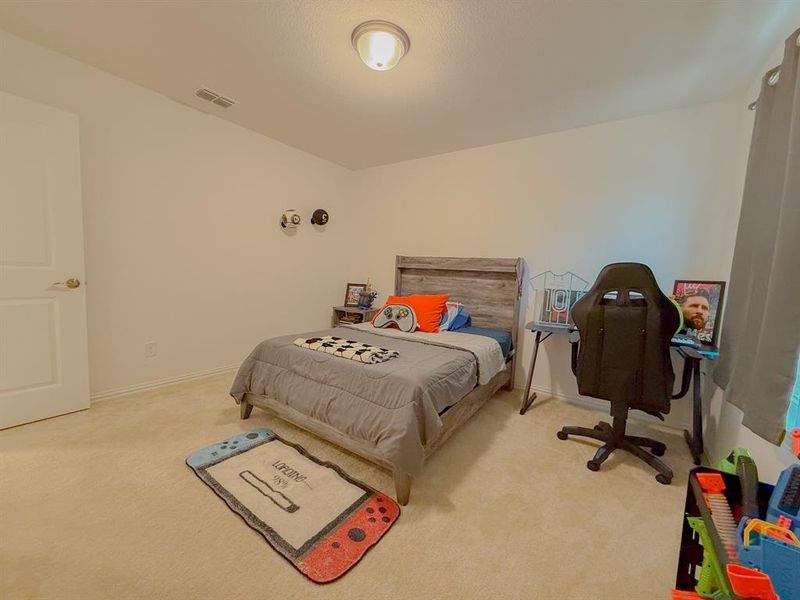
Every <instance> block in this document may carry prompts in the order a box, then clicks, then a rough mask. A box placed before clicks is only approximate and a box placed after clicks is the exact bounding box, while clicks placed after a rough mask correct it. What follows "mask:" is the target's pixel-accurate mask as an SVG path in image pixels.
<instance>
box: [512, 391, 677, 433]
mask: <svg viewBox="0 0 800 600" xmlns="http://www.w3.org/2000/svg"><path fill="white" fill-rule="evenodd" d="M514 389H515V390H521V391H522V392H523V393H524V392H525V386H523V385H515V386H514ZM531 390H533V391H534V392H536V393H537V394H538V395H539V396H541V397H543V398H558V399H559V400H564V401H566V402H572V403H574V404H577V405H579V406H583V407H584V408H590V409H592V410H597V411H602V412H604V413H606V414H608V413H609V403H608V402H607V401H606V400H599V399H597V398H588V397H586V396H578V395H573V394H564V393H562V392H554V391H553V390H551V389H550V388H547V387H544V386H541V385H536V384H533V385H531ZM534 406H536V402H535V401H534ZM628 418H629V419H630V420H631V421H634V422H638V423H646V424H648V425H657V426H658V427H663V428H664V429H669V430H671V431H681V432H682V431H683V430H684V429H690V428H691V426H690V424H688V423H683V424H681V423H665V422H664V421H659V420H657V419H656V418H655V417H651V416H649V415H647V414H646V413H641V412H631V413H630V416H629V417H628Z"/></svg>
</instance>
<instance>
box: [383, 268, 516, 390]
mask: <svg viewBox="0 0 800 600" xmlns="http://www.w3.org/2000/svg"><path fill="white" fill-rule="evenodd" d="M522 277H523V263H522V259H521V258H454V257H437V256H398V257H397V258H396V260H395V276H394V293H395V295H398V296H407V295H409V294H450V300H452V301H453V302H460V303H461V304H463V305H464V306H465V307H466V308H467V310H469V313H470V315H472V324H473V325H474V326H476V327H491V328H493V329H504V330H505V331H510V332H511V338H512V340H514V348H519V345H518V344H517V331H518V329H519V316H520V315H519V303H520V295H521V290H522ZM514 362H516V361H514ZM511 373H512V377H511V385H513V382H514V378H513V373H514V364H513V363H512V370H511Z"/></svg>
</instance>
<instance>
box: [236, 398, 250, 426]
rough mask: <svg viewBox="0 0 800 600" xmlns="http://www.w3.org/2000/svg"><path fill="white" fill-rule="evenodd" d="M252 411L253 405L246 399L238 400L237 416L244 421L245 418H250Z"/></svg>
mask: <svg viewBox="0 0 800 600" xmlns="http://www.w3.org/2000/svg"><path fill="white" fill-rule="evenodd" d="M251 412H253V405H252V404H250V403H249V402H248V401H247V400H242V401H241V402H239V416H240V417H241V418H242V420H243V421H244V420H245V419H248V418H250V413H251Z"/></svg>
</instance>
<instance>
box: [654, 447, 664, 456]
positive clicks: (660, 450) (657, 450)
mask: <svg viewBox="0 0 800 600" xmlns="http://www.w3.org/2000/svg"><path fill="white" fill-rule="evenodd" d="M666 451H667V447H666V446H656V447H655V448H650V452H651V453H652V454H653V456H664V453H665V452H666Z"/></svg>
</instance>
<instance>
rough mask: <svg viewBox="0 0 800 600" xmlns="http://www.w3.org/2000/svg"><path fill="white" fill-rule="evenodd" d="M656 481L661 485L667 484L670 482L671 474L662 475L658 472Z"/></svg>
mask: <svg viewBox="0 0 800 600" xmlns="http://www.w3.org/2000/svg"><path fill="white" fill-rule="evenodd" d="M656 481H657V482H658V483H661V484H663V485H669V484H670V483H672V475H670V476H669V477H667V476H666V475H662V474H661V473H659V474H658V475H656Z"/></svg>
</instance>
